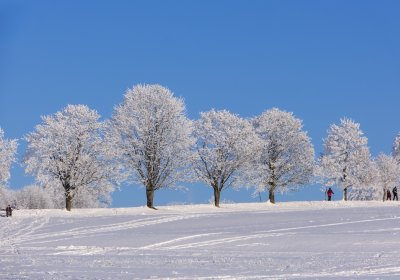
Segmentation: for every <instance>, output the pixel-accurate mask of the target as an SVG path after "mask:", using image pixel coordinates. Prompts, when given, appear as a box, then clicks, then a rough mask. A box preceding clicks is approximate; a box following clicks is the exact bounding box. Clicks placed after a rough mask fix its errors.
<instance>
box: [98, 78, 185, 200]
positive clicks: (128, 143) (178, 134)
mask: <svg viewBox="0 0 400 280" xmlns="http://www.w3.org/2000/svg"><path fill="white" fill-rule="evenodd" d="M191 132H192V123H191V122H190V121H189V120H188V119H187V118H186V116H185V105H184V102H183V100H182V99H180V98H176V97H174V95H173V93H172V92H171V91H170V90H169V89H167V88H164V87H162V86H160V85H137V86H135V87H133V88H132V89H130V90H128V91H127V92H126V94H125V96H124V101H123V102H122V103H121V104H120V105H118V106H117V107H116V108H115V110H114V113H113V116H112V118H111V120H110V121H109V122H108V127H107V130H106V137H107V140H108V142H109V144H110V146H111V148H110V149H109V150H110V151H112V152H113V154H112V155H113V157H114V158H115V159H116V161H118V162H120V163H122V165H123V167H124V170H125V174H126V175H127V176H128V177H129V179H130V180H131V181H132V182H133V183H141V184H142V185H143V186H145V188H146V199H147V206H148V207H149V208H154V204H153V200H154V192H155V191H157V190H159V189H161V188H176V183H177V182H179V181H182V180H185V179H187V173H188V172H187V167H188V165H189V163H190V157H191V147H192V145H193V140H192V138H191Z"/></svg>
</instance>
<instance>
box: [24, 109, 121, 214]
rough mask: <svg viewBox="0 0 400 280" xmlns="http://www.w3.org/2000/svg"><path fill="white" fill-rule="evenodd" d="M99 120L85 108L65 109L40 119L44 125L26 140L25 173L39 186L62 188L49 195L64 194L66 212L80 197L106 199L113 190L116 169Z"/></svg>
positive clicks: (97, 115)
mask: <svg viewBox="0 0 400 280" xmlns="http://www.w3.org/2000/svg"><path fill="white" fill-rule="evenodd" d="M99 118H100V116H99V114H98V113H97V112H96V111H94V110H91V109H89V108H88V107H87V106H84V105H68V106H67V107H66V108H65V109H63V110H62V111H60V112H57V113H56V114H55V115H52V116H44V117H42V120H43V123H42V124H40V125H37V126H36V128H35V132H32V133H30V134H28V135H27V136H26V141H27V142H28V149H27V153H26V157H25V160H24V162H25V164H26V169H25V172H27V173H30V174H32V175H35V176H36V180H37V181H38V183H39V184H40V185H41V186H59V187H62V188H54V189H53V190H49V191H54V190H56V191H58V190H61V191H62V192H63V194H64V198H65V205H66V209H67V210H68V211H69V210H71V208H72V205H73V200H74V199H77V196H79V195H82V194H85V193H97V194H101V196H108V195H109V193H110V191H112V190H113V183H114V182H115V180H114V179H115V174H117V173H116V172H117V168H118V166H117V165H114V164H110V162H109V161H108V159H107V157H106V154H107V151H106V148H107V147H108V146H107V145H105V144H104V140H103V139H102V137H101V134H100V130H101V128H102V124H101V123H100V122H99V121H98V120H99ZM85 189H87V190H85ZM79 199H85V198H84V197H81V198H79Z"/></svg>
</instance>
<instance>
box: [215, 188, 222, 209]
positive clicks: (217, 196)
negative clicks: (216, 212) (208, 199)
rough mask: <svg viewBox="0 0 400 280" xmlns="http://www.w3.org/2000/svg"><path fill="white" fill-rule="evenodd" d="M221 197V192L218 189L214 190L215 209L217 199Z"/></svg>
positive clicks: (217, 204)
mask: <svg viewBox="0 0 400 280" xmlns="http://www.w3.org/2000/svg"><path fill="white" fill-rule="evenodd" d="M220 197H221V192H220V191H219V190H218V188H214V204H215V207H219V199H220Z"/></svg>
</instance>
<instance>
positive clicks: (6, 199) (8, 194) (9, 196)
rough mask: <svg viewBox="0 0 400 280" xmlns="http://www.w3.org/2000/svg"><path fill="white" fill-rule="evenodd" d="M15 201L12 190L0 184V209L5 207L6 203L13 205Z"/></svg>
mask: <svg viewBox="0 0 400 280" xmlns="http://www.w3.org/2000/svg"><path fill="white" fill-rule="evenodd" d="M14 201H15V195H14V192H13V191H11V190H9V189H7V188H6V187H5V186H3V187H2V186H0V209H5V208H6V207H7V205H9V204H10V205H13V204H14Z"/></svg>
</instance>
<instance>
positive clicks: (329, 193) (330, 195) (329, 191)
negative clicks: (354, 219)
mask: <svg viewBox="0 0 400 280" xmlns="http://www.w3.org/2000/svg"><path fill="white" fill-rule="evenodd" d="M326 194H327V195H328V201H331V200H332V195H334V194H335V193H334V192H333V191H332V189H331V188H329V189H328V191H327V192H326Z"/></svg>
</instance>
